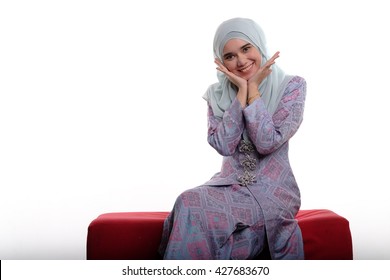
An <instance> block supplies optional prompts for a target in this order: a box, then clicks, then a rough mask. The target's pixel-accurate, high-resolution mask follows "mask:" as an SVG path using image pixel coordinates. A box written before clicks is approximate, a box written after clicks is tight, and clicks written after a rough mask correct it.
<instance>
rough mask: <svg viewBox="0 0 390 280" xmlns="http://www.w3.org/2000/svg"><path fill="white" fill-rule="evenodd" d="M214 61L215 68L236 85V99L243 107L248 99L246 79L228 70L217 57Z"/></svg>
mask: <svg viewBox="0 0 390 280" xmlns="http://www.w3.org/2000/svg"><path fill="white" fill-rule="evenodd" d="M214 62H215V64H217V66H218V67H217V70H219V71H221V72H222V73H224V74H225V75H226V77H227V78H228V79H229V81H231V82H232V83H233V84H234V85H236V86H237V87H238V92H237V99H238V101H239V102H240V104H241V107H242V108H245V106H246V102H247V99H248V81H247V80H245V79H244V78H241V77H239V76H237V75H235V74H233V73H232V72H230V71H229V70H228V69H227V68H226V67H225V65H223V64H222V62H221V61H220V60H219V59H218V58H216V59H215V60H214Z"/></svg>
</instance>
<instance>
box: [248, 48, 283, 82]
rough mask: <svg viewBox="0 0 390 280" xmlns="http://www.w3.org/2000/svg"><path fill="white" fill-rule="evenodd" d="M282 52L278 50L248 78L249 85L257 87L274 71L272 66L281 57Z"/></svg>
mask: <svg viewBox="0 0 390 280" xmlns="http://www.w3.org/2000/svg"><path fill="white" fill-rule="evenodd" d="M279 53H280V52H276V53H275V54H274V55H273V56H272V57H271V58H270V59H269V60H268V61H267V62H266V63H265V64H264V65H263V66H262V67H260V68H259V70H258V71H257V72H256V74H255V75H253V77H252V78H250V79H249V80H248V87H249V88H253V89H257V88H258V87H259V85H260V84H261V82H262V81H263V80H264V79H265V78H266V77H267V76H268V75H269V74H271V72H272V69H271V66H272V65H273V64H275V60H276V59H277V58H278V57H279Z"/></svg>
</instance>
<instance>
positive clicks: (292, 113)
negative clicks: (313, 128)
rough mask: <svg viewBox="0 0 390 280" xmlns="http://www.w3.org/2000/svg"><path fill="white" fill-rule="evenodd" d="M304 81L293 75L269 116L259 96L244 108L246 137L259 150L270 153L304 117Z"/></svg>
mask: <svg viewBox="0 0 390 280" xmlns="http://www.w3.org/2000/svg"><path fill="white" fill-rule="evenodd" d="M305 97H306V81H305V80H304V79H303V78H301V77H294V78H293V79H292V80H291V81H290V82H289V83H288V86H287V87H286V90H285V92H284V94H283V97H282V99H281V101H280V103H279V105H278V107H277V109H276V111H275V113H274V114H273V116H271V115H270V114H269V113H268V111H267V108H266V107H265V104H264V102H263V100H262V99H261V98H259V99H257V100H255V101H254V102H253V103H252V104H251V105H250V106H248V107H246V108H245V110H244V118H245V122H246V129H247V131H248V135H249V138H250V139H251V140H252V142H253V144H254V145H255V146H256V149H257V151H258V152H259V153H260V154H269V153H272V152H273V151H275V150H277V149H278V148H280V147H281V146H282V145H283V144H284V143H285V142H287V141H288V140H289V139H290V138H291V137H292V136H293V135H294V134H295V132H296V131H297V130H298V128H299V126H300V124H301V123H302V120H303V110H304V104H305Z"/></svg>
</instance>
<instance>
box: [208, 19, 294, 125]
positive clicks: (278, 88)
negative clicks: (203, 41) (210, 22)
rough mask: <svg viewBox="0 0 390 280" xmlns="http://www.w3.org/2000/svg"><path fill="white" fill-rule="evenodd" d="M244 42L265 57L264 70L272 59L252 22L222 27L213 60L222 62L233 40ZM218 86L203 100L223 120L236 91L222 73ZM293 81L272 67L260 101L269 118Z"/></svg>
mask: <svg viewBox="0 0 390 280" xmlns="http://www.w3.org/2000/svg"><path fill="white" fill-rule="evenodd" d="M233 38H234V39H241V40H244V41H246V42H248V43H250V44H252V45H253V46H255V47H257V49H258V50H259V51H260V54H261V56H262V61H261V66H263V65H264V64H265V63H266V62H267V60H268V59H270V57H271V56H270V55H269V53H268V50H267V44H266V39H265V36H264V32H263V30H262V29H261V28H260V26H259V25H258V24H257V23H256V22H254V21H253V20H251V19H246V18H233V19H230V20H227V21H224V22H222V23H221V25H220V26H219V27H218V28H217V31H216V33H215V36H214V43H213V50H214V57H215V58H219V59H220V60H221V61H223V59H222V54H223V48H224V46H225V44H226V43H227V42H228V41H229V40H230V39H233ZM217 77H218V83H215V84H213V85H211V86H210V87H209V88H208V89H207V91H206V93H205V95H204V96H203V98H204V99H205V100H207V101H208V102H209V103H210V105H211V108H212V110H213V113H214V115H215V116H217V117H219V118H222V116H223V114H224V112H225V111H226V110H227V109H228V108H229V107H230V105H231V103H232V102H233V100H234V99H235V97H236V95H237V87H236V86H235V85H234V84H233V83H231V82H230V81H229V79H228V78H227V77H226V76H225V74H223V73H222V72H220V71H218V72H217ZM290 79H291V77H290V76H286V75H285V74H284V72H283V70H282V69H280V68H279V67H278V66H277V65H276V64H273V65H272V72H271V73H270V74H269V75H268V76H267V77H266V78H265V79H264V80H263V81H262V83H261V84H260V85H259V91H260V93H261V94H262V96H261V99H262V100H263V101H264V104H265V106H266V108H267V110H268V112H269V113H270V114H273V113H274V112H275V110H276V108H277V106H278V104H279V102H280V99H281V98H282V95H283V90H284V88H285V86H286V85H287V83H288V81H289V80H290Z"/></svg>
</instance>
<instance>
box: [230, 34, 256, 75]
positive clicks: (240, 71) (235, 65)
mask: <svg viewBox="0 0 390 280" xmlns="http://www.w3.org/2000/svg"><path fill="white" fill-rule="evenodd" d="M222 62H223V64H224V65H225V67H226V68H227V69H228V70H229V71H230V72H232V73H233V74H235V75H237V76H239V77H241V78H243V79H245V80H249V79H250V78H251V77H252V76H253V75H254V74H255V73H256V72H257V70H259V68H260V66H261V54H260V52H259V50H258V49H257V48H256V47H255V46H253V45H252V44H250V43H248V42H247V41H244V40H241V39H230V40H229V41H227V43H226V44H225V46H224V48H223V52H222Z"/></svg>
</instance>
